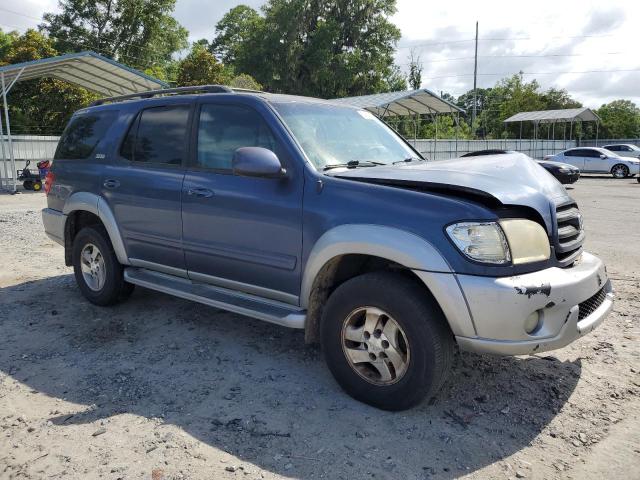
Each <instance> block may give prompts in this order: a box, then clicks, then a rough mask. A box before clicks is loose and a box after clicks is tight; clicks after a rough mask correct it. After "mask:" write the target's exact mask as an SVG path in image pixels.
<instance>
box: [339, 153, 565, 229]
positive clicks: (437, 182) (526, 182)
mask: <svg viewBox="0 0 640 480" xmlns="http://www.w3.org/2000/svg"><path fill="white" fill-rule="evenodd" d="M332 175H334V176H336V177H340V178H350V179H354V180H359V181H370V182H372V183H378V184H387V185H394V186H399V187H402V186H406V187H414V188H415V187H419V188H422V189H424V190H430V189H433V190H434V191H439V192H447V191H449V192H451V194H455V193H456V192H460V193H468V194H475V195H479V196H489V197H492V198H493V199H495V200H497V201H498V202H499V203H501V204H503V205H522V206H526V207H530V208H533V209H535V210H537V211H538V213H540V215H541V216H542V218H543V219H544V221H545V223H546V224H547V227H548V229H549V232H551V231H552V224H553V221H552V217H551V206H552V204H553V205H558V204H562V203H565V202H568V201H571V197H569V195H568V194H567V191H566V190H565V189H564V187H563V186H562V185H561V184H560V182H558V181H557V180H556V179H555V178H554V177H553V176H552V175H551V174H550V173H548V172H547V171H546V170H545V169H544V168H542V167H541V166H540V165H538V164H537V163H536V162H535V161H533V160H532V159H531V158H529V157H528V156H526V155H524V154H522V153H511V154H501V155H486V156H482V157H469V158H457V159H454V160H443V161H433V162H413V163H406V164H398V165H389V166H380V167H371V168H355V169H350V170H346V171H340V172H337V171H336V172H332Z"/></svg>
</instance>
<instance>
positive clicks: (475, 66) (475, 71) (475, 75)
mask: <svg viewBox="0 0 640 480" xmlns="http://www.w3.org/2000/svg"><path fill="white" fill-rule="evenodd" d="M477 80H478V22H476V54H475V57H474V62H473V111H472V112H471V131H472V133H473V135H474V136H475V130H474V129H475V126H474V125H475V123H476V114H477V112H476V109H477V103H478V95H477V93H476V85H477Z"/></svg>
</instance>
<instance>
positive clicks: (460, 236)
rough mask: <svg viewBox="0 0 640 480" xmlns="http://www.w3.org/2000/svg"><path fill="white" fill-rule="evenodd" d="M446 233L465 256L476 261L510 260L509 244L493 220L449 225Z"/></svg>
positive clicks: (500, 262)
mask: <svg viewBox="0 0 640 480" xmlns="http://www.w3.org/2000/svg"><path fill="white" fill-rule="evenodd" d="M447 234H448V235H449V237H450V238H451V240H453V243H454V244H455V245H456V247H458V249H459V250H460V251H461V252H462V253H464V254H465V255H466V256H467V257H469V258H470V259H472V260H475V261H477V262H483V263H493V264H498V265H500V264H505V263H509V262H510V261H511V256H510V254H509V245H508V244H507V239H506V238H505V236H504V233H503V232H502V229H501V228H500V226H499V225H498V224H497V223H495V222H484V223H477V222H463V223H456V224H453V225H449V226H448V227H447Z"/></svg>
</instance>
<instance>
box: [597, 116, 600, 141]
mask: <svg viewBox="0 0 640 480" xmlns="http://www.w3.org/2000/svg"><path fill="white" fill-rule="evenodd" d="M599 126H600V122H599V121H598V120H596V147H597V146H598V133H599V132H598V130H599V128H598V127H599Z"/></svg>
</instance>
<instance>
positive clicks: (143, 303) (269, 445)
mask: <svg viewBox="0 0 640 480" xmlns="http://www.w3.org/2000/svg"><path fill="white" fill-rule="evenodd" d="M571 194H572V195H573V196H574V197H575V198H576V199H577V200H578V202H579V203H580V205H581V208H582V212H583V214H584V216H585V223H586V228H587V233H588V237H587V245H586V246H587V248H588V249H589V250H590V251H592V252H594V253H596V254H597V255H599V256H601V257H602V258H603V259H604V260H605V261H606V262H607V265H608V269H609V273H610V275H611V277H612V278H613V279H614V280H613V281H614V287H615V289H616V293H617V302H616V305H615V311H614V313H613V314H612V315H611V316H610V317H609V318H608V319H607V321H606V322H605V323H604V324H603V325H602V326H601V327H600V328H599V329H597V330H596V331H595V332H593V333H592V334H590V335H588V336H586V337H584V338H582V339H580V340H579V341H577V342H575V343H574V344H572V345H570V346H569V347H566V348H564V349H562V350H559V351H556V352H551V353H548V354H541V355H537V356H527V357H517V358H493V357H485V356H479V355H473V354H466V353H465V354H461V355H459V356H458V357H457V359H456V361H455V366H454V370H453V374H452V375H451V378H450V380H449V381H448V383H447V384H446V385H445V388H444V389H443V390H442V392H441V393H440V394H439V396H438V397H437V398H435V399H434V400H432V401H431V402H429V403H424V404H422V405H420V406H418V407H417V408H414V409H412V410H409V411H406V412H401V413H388V412H382V411H379V410H376V409H374V408H371V407H368V406H366V405H363V404H361V403H358V402H356V401H354V400H352V399H351V398H349V397H348V396H346V395H345V394H344V393H343V392H342V391H341V390H340V389H339V388H338V386H337V385H336V383H335V382H334V381H333V379H332V378H331V376H330V374H329V372H328V370H327V369H326V368H325V366H324V364H323V361H322V358H321V355H320V352H319V350H318V349H317V348H314V347H309V346H305V345H304V342H303V334H302V333H301V332H299V331H293V330H287V329H284V328H280V327H275V326H272V325H269V324H266V323H262V322H259V321H257V320H252V319H249V318H245V317H241V316H238V315H233V314H229V313H225V312H223V311H219V310H216V309H212V308H209V307H204V306H201V305H197V304H194V303H189V302H186V301H183V300H180V299H176V298H171V297H168V296H165V295H162V294H159V293H155V292H151V291H148V290H144V289H141V288H138V289H137V290H136V292H135V293H134V295H133V296H132V298H131V299H130V300H129V301H128V302H127V303H125V304H122V305H118V306H116V307H113V308H108V309H105V308H99V307H95V306H92V305H91V304H89V303H88V302H87V301H85V300H84V299H83V298H82V297H81V296H80V294H79V292H78V290H77V288H76V287H75V284H74V280H73V277H72V274H71V270H70V269H69V268H66V267H65V266H64V261H63V251H62V248H60V247H59V246H57V245H55V244H53V243H52V242H51V241H49V240H48V239H47V238H46V237H45V235H44V234H43V229H42V225H41V221H40V214H39V210H40V209H41V208H42V207H43V206H44V204H45V199H44V195H42V194H34V193H31V194H29V193H25V194H23V195H17V196H8V195H1V196H0V266H1V267H0V478H83V479H86V478H106V479H118V478H122V479H129V478H146V479H153V480H161V479H179V478H188V479H192V478H193V479H200V478H202V479H204V478H208V479H211V478H216V479H240V478H247V479H254V478H255V479H260V478H301V479H307V478H309V479H311V478H327V479H342V478H344V479H360V478H377V479H380V478H382V479H424V478H436V479H451V478H458V477H466V478H475V479H486V478H498V479H503V478H504V479H506V478H531V479H556V478H574V479H590V478H593V479H597V480H602V479H613V478H620V479H632V478H640V469H638V466H640V433H639V432H640V429H639V428H638V427H639V426H640V422H639V421H638V414H639V412H640V400H639V399H640V397H639V394H640V374H639V372H640V361H639V352H640V349H639V348H638V338H639V329H638V323H639V320H640V316H639V315H638V313H637V312H638V307H639V306H640V301H639V299H638V291H639V289H638V287H639V286H640V248H639V246H640V202H639V201H638V200H640V185H638V184H637V183H636V181H635V179H634V180H622V181H614V180H612V179H609V178H597V177H591V178H582V179H581V180H580V181H579V182H578V183H577V184H576V185H575V187H573V189H572V190H571ZM634 467H635V468H634Z"/></svg>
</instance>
